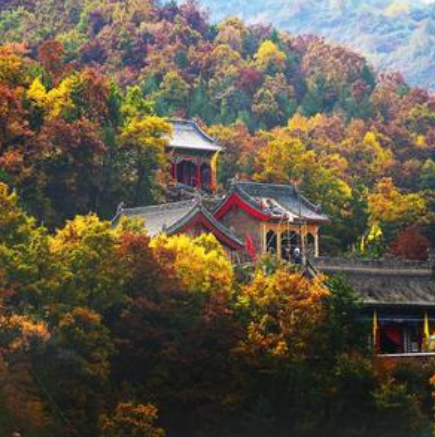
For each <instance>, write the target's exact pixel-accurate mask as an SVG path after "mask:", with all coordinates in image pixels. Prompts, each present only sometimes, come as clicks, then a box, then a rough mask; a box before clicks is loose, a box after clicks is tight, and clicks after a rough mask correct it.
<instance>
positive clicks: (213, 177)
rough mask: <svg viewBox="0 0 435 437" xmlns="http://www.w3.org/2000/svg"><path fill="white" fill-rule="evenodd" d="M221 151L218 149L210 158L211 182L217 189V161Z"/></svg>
mask: <svg viewBox="0 0 435 437" xmlns="http://www.w3.org/2000/svg"><path fill="white" fill-rule="evenodd" d="M218 156H219V151H217V152H216V153H215V154H214V155H213V156H212V158H211V160H210V169H211V183H210V188H211V189H212V190H216V188H217V161H218Z"/></svg>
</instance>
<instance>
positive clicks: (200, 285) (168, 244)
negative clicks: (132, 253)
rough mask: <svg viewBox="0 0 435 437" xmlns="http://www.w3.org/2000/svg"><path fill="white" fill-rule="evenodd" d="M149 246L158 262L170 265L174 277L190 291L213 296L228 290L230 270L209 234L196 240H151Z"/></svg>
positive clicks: (179, 236)
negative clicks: (215, 293) (212, 294)
mask: <svg viewBox="0 0 435 437" xmlns="http://www.w3.org/2000/svg"><path fill="white" fill-rule="evenodd" d="M151 247H152V248H153V250H154V253H155V255H156V257H157V259H158V260H159V261H160V262H162V263H167V262H168V261H169V263H170V264H171V265H172V266H173V269H174V271H175V274H176V276H177V277H178V278H179V279H180V281H181V283H182V284H183V285H184V286H185V287H186V288H187V289H188V290H189V291H191V292H195V293H213V292H225V293H228V292H229V291H230V290H231V286H232V283H233V279H234V272H233V267H232V265H231V262H230V260H229V259H228V257H227V255H226V254H225V251H224V249H223V248H222V246H221V245H220V244H219V242H218V241H217V240H216V238H215V237H214V236H213V235H212V234H203V235H200V236H199V237H196V238H193V239H192V238H189V237H188V236H186V235H175V236H171V237H168V236H166V235H161V236H158V237H156V238H154V239H153V240H152V242H151Z"/></svg>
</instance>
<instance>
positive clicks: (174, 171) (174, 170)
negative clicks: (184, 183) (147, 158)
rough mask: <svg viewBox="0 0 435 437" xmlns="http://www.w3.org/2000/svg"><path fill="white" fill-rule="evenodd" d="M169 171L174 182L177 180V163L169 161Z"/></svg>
mask: <svg viewBox="0 0 435 437" xmlns="http://www.w3.org/2000/svg"><path fill="white" fill-rule="evenodd" d="M171 173H172V180H173V181H174V182H177V163H176V162H173V161H171Z"/></svg>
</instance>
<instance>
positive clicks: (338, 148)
mask: <svg viewBox="0 0 435 437" xmlns="http://www.w3.org/2000/svg"><path fill="white" fill-rule="evenodd" d="M124 3H125V5H124ZM1 17H2V18H1V21H0V29H1V32H0V39H1V40H2V41H3V42H4V45H3V47H2V48H1V50H2V56H1V60H2V62H1V64H0V77H1V88H0V92H1V93H2V107H1V111H2V119H1V120H2V128H1V131H0V132H1V136H0V144H1V145H2V147H1V149H0V163H1V170H2V176H1V177H2V180H4V181H5V182H7V183H9V184H10V185H11V186H13V187H15V188H17V189H18V190H19V192H20V194H21V197H22V199H23V201H24V202H25V204H26V207H27V209H28V211H29V212H30V213H32V214H34V215H35V216H37V217H38V218H39V219H41V220H44V222H45V223H48V224H50V225H55V224H60V223H62V221H63V220H64V219H66V218H72V217H74V215H75V214H77V213H81V214H83V213H87V212H89V211H94V212H97V213H99V214H100V215H101V216H103V217H107V218H109V217H111V216H113V213H114V210H115V208H116V205H117V204H118V203H119V202H120V201H125V202H126V203H127V204H128V205H132V206H137V205H139V204H144V203H151V202H154V201H156V200H159V199H162V196H164V192H163V190H162V187H163V186H164V182H165V181H164V175H165V174H166V173H167V169H166V166H165V160H164V156H163V155H164V150H163V149H164V143H165V140H164V137H165V135H166V134H167V132H168V129H169V126H167V125H166V124H165V123H164V122H163V120H160V119H159V118H155V117H154V116H157V117H162V116H179V117H195V118H198V119H199V120H200V121H202V122H203V123H204V124H205V125H206V126H207V127H208V129H209V132H210V133H211V134H213V135H215V136H216V137H217V138H218V139H219V140H220V142H221V143H222V145H224V146H225V147H226V148H227V152H226V154H225V158H224V159H223V160H221V167H220V178H221V183H222V184H223V185H225V184H226V183H227V180H228V179H229V178H230V177H233V176H234V175H236V174H238V175H239V176H241V177H249V178H254V179H257V180H267V181H276V182H288V181H289V180H294V181H296V182H298V183H299V184H300V185H301V188H302V190H303V191H304V192H305V193H306V194H307V196H309V197H311V198H312V200H313V201H314V202H317V203H319V204H321V205H322V207H323V208H324V210H325V211H326V212H327V213H329V214H330V215H331V216H332V217H333V218H334V220H333V225H332V227H331V229H330V230H329V231H328V232H329V234H330V240H329V243H328V244H327V246H326V249H328V250H330V251H341V250H349V249H350V248H351V247H352V245H356V246H358V245H359V240H360V238H361V237H362V236H363V234H364V233H365V232H366V231H367V230H368V229H369V228H370V227H371V226H372V225H373V224H375V223H381V224H382V227H383V228H384V229H385V235H386V239H387V241H388V242H391V241H392V240H393V239H394V238H395V236H396V235H397V234H398V233H399V232H400V231H403V230H405V228H406V227H407V226H409V225H418V224H420V225H425V226H427V225H428V224H429V225H430V224H431V223H432V221H431V220H432V219H431V217H432V212H431V211H432V204H433V200H432V198H433V196H432V189H433V188H435V185H434V175H435V163H434V161H433V160H432V158H433V155H434V150H435V100H434V99H433V98H432V97H431V96H430V95H429V94H428V93H427V92H425V91H423V90H421V89H413V88H410V87H409V86H408V85H407V84H406V82H405V81H404V80H403V79H402V78H401V76H400V75H398V74H395V75H380V76H377V75H376V74H375V72H374V71H373V70H372V69H371V67H370V65H368V64H367V62H366V60H365V59H364V58H362V57H360V56H358V55H356V54H355V53H352V52H351V51H349V50H346V49H345V48H343V47H337V46H332V45H328V44H327V43H325V42H324V41H322V40H320V39H318V38H315V37H306V38H302V37H298V36H293V35H289V34H287V33H282V32H278V31H277V30H276V29H273V28H271V27H261V26H251V27H249V26H246V25H245V24H244V23H243V22H242V21H240V20H239V19H237V18H229V19H227V20H225V21H223V22H222V23H220V24H219V25H217V26H214V25H210V24H209V23H208V21H207V20H206V18H205V17H204V14H203V12H202V11H201V10H200V9H198V7H197V6H196V5H195V4H194V3H186V4H184V5H182V6H180V7H178V6H177V5H176V4H175V3H169V4H166V5H164V6H158V5H155V4H153V3H151V2H143V1H140V2H139V1H133V0H131V1H127V2H122V3H121V2H116V1H115V2H107V3H101V2H92V1H78V0H77V1H75V2H48V1H36V2H32V1H27V2H20V1H11V2H7V3H6V5H3V10H2V14H1ZM157 138H159V140H158V141H156V139H157ZM156 175H157V177H156ZM392 199H393V200H394V201H393V202H390V200H392ZM423 230H424V229H423ZM425 232H426V234H427V237H429V238H431V235H430V232H429V231H428V229H426V230H425ZM403 238H405V239H406V235H405V236H404V237H403ZM399 243H400V242H399ZM399 246H400V244H399Z"/></svg>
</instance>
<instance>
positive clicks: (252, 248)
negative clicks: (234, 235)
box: [246, 235, 257, 261]
mask: <svg viewBox="0 0 435 437" xmlns="http://www.w3.org/2000/svg"><path fill="white" fill-rule="evenodd" d="M246 252H248V254H249V255H250V257H251V258H252V259H253V260H254V261H257V252H256V251H255V246H254V243H253V241H252V238H251V236H250V235H248V236H247V237H246Z"/></svg>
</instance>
